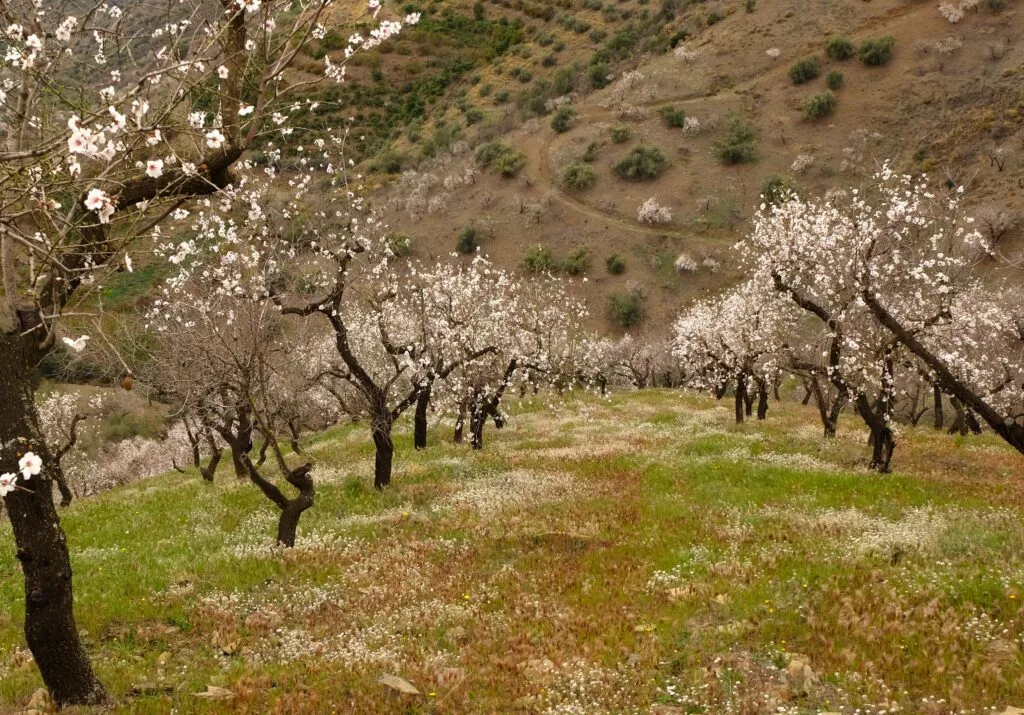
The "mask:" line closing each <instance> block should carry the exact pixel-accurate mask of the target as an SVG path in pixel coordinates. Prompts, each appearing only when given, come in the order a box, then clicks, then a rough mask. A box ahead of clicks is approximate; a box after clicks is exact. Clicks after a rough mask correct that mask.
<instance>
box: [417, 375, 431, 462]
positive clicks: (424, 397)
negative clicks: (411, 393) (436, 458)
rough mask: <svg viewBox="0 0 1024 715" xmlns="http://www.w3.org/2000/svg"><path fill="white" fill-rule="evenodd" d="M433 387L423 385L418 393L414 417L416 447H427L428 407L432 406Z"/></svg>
mask: <svg viewBox="0 0 1024 715" xmlns="http://www.w3.org/2000/svg"><path fill="white" fill-rule="evenodd" d="M431 390H432V387H431V386H430V385H429V384H428V385H425V386H423V387H422V388H421V389H420V391H419V394H417V395H416V414H415V418H414V419H413V435H412V443H413V446H414V447H415V448H416V449H426V448H427V409H428V408H429V407H430V393H431Z"/></svg>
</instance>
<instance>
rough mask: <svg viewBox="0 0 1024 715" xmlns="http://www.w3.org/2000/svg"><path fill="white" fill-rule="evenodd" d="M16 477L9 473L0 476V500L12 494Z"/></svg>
mask: <svg viewBox="0 0 1024 715" xmlns="http://www.w3.org/2000/svg"><path fill="white" fill-rule="evenodd" d="M17 480H18V477H17V475H15V474H11V473H10V472H8V473H6V474H0V499H2V498H3V497H5V496H7V495H8V494H10V493H11V492H13V491H14V490H15V488H16V484H15V482H17Z"/></svg>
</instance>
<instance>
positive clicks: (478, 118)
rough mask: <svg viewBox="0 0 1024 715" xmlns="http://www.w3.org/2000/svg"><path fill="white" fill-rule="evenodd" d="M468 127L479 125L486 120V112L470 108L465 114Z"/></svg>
mask: <svg viewBox="0 0 1024 715" xmlns="http://www.w3.org/2000/svg"><path fill="white" fill-rule="evenodd" d="M465 115H466V125H467V126H472V125H473V124H479V123H480V122H482V121H483V120H484V110H482V109H480V108H479V107H470V108H468V109H467V110H466V112H465Z"/></svg>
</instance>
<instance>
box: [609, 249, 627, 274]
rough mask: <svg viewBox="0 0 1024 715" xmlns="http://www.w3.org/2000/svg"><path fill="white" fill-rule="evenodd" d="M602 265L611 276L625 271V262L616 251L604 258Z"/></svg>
mask: <svg viewBox="0 0 1024 715" xmlns="http://www.w3.org/2000/svg"><path fill="white" fill-rule="evenodd" d="M604 266H605V268H607V269H608V272H609V273H611V274H612V275H613V276H620V275H622V274H623V273H625V272H626V262H625V261H624V260H622V257H621V256H620V255H619V254H618V253H613V254H611V255H610V256H608V258H606V259H604Z"/></svg>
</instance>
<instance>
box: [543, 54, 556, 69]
mask: <svg viewBox="0 0 1024 715" xmlns="http://www.w3.org/2000/svg"><path fill="white" fill-rule="evenodd" d="M540 63H541V64H542V65H544V66H545V67H554V66H555V65H557V64H558V57H557V56H555V55H545V57H544V59H542V60H541V61H540Z"/></svg>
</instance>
